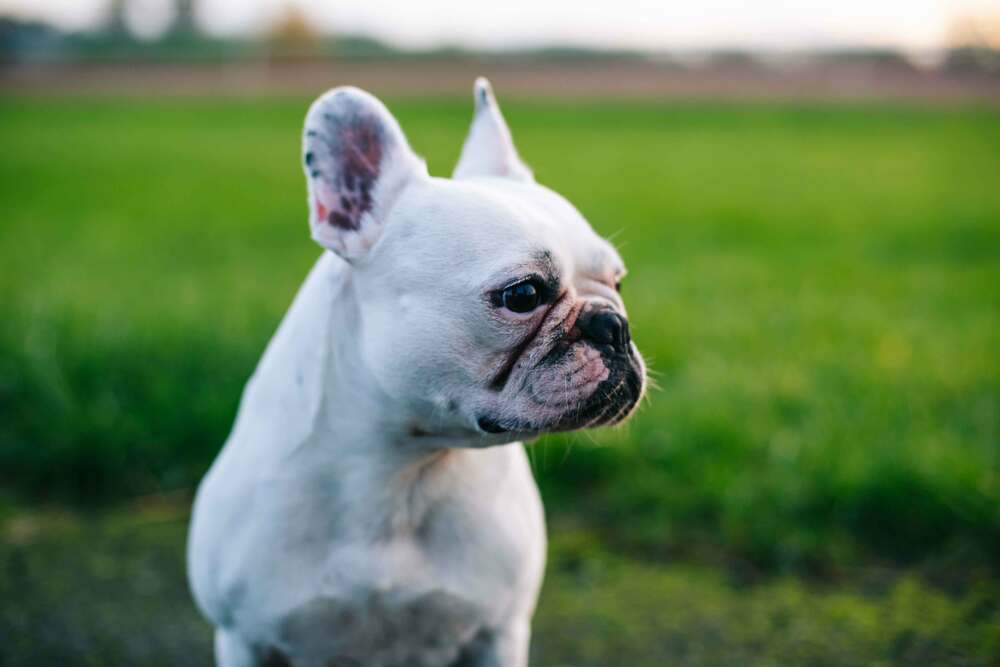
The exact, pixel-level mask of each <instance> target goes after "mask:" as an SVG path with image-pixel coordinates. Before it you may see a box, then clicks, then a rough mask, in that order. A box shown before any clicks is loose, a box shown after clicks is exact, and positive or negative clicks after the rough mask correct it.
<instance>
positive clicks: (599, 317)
mask: <svg viewBox="0 0 1000 667" xmlns="http://www.w3.org/2000/svg"><path fill="white" fill-rule="evenodd" d="M581 319H582V321H581V322H580V330H581V331H582V332H583V335H584V337H585V338H587V339H588V340H592V341H594V342H595V343H598V344H600V345H611V346H612V347H614V348H615V350H617V351H618V352H625V351H626V350H627V349H628V344H629V342H630V341H631V340H632V339H631V338H630V337H629V333H628V322H627V321H626V320H625V318H624V317H622V316H621V315H619V314H618V313H616V312H615V311H613V310H607V309H601V310H595V311H593V312H591V313H588V314H586V315H584V316H583V317H582V318H581Z"/></svg>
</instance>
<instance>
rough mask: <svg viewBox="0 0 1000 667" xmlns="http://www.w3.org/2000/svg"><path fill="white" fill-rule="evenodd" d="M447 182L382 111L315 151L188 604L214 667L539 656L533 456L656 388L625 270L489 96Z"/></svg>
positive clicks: (209, 513)
mask: <svg viewBox="0 0 1000 667" xmlns="http://www.w3.org/2000/svg"><path fill="white" fill-rule="evenodd" d="M475 101H476V111H475V117H474V120H473V123H472V129H471V131H470V133H469V136H468V139H467V140H466V142H465V147H464V149H463V151H462V157H461V159H460V161H459V163H458V166H457V167H456V168H455V173H454V178H453V179H442V178H433V177H431V176H429V175H428V173H427V169H426V167H425V165H424V163H423V161H422V160H420V159H419V158H418V157H417V156H416V155H415V154H414V153H413V152H412V151H411V149H410V147H409V145H408V144H407V141H406V138H405V137H404V136H403V133H402V131H401V130H400V128H399V125H398V124H397V123H396V121H395V119H394V118H393V117H392V115H390V113H389V112H388V111H387V110H386V108H385V107H384V106H383V105H382V104H381V103H380V102H379V101H378V100H376V99H375V98H374V97H372V96H371V95H369V94H367V93H365V92H363V91H361V90H358V89H355V88H337V89H335V90H332V91H330V92H328V93H326V94H325V95H323V96H322V97H320V98H319V99H318V100H316V102H315V103H314V104H313V105H312V107H311V108H310V109H309V113H308V115H307V117H306V122H305V137H304V140H303V150H304V156H303V159H304V163H305V172H306V180H307V183H308V188H309V210H310V225H311V228H312V236H313V238H314V239H315V240H316V241H318V242H319V244H320V245H322V246H323V247H324V248H326V249H328V250H330V251H331V252H324V253H323V255H322V256H321V257H320V259H319V261H318V262H317V263H316V265H315V267H314V268H313V270H312V272H311V273H310V274H309V277H308V279H307V280H306V282H305V285H303V287H302V289H301V290H300V292H299V294H298V296H297V297H296V299H295V302H294V303H293V304H292V307H291V309H290V310H289V312H288V314H287V315H286V316H285V319H284V321H283V322H282V324H281V326H280V328H279V329H278V332H277V334H276V335H275V336H274V339H273V340H272V341H271V343H270V345H269V346H268V348H267V351H266V353H265V354H264V357H263V359H262V360H261V362H260V365H259V366H258V367H257V370H256V371H255V373H254V375H253V377H251V378H250V381H249V382H248V384H247V387H246V390H245V391H244V394H243V399H242V402H241V404H240V409H239V414H238V416H237V418H236V424H235V426H234V428H233V432H232V434H231V435H230V437H229V440H228V442H227V443H226V445H225V447H224V448H223V450H222V452H221V454H220V455H219V457H218V459H217V460H216V461H215V464H214V465H213V466H212V469H211V470H210V471H209V473H208V475H207V476H206V477H205V479H204V481H203V482H202V484H201V487H200V489H199V491H198V497H197V500H196V502H195V506H194V516H193V519H192V523H191V532H190V540H189V549H188V565H189V574H190V580H191V587H192V589H193V591H194V596H195V599H196V601H197V603H198V606H199V607H200V608H201V610H202V612H203V613H204V614H205V616H207V617H208V618H209V619H210V620H211V622H212V623H213V624H214V625H215V627H216V634H215V650H216V659H217V662H218V664H219V665H222V666H224V667H236V666H242V665H293V666H294V667H321V666H322V667H333V666H336V667H348V666H359V667H394V666H399V667H404V666H405V667H411V666H412V667H419V666H428V667H430V666H434V667H439V666H440V667H445V666H457V665H470V666H471V665H476V666H485V665H492V666H496V667H523V666H524V665H527V661H528V638H529V633H530V627H529V626H530V619H531V615H532V612H533V610H534V606H535V600H536V597H537V594H538V589H539V586H540V584H541V579H542V572H543V569H544V561H545V527H544V517H543V512H542V506H541V502H540V500H539V496H538V491H537V488H536V486H535V483H534V480H533V479H532V475H531V470H530V468H529V466H528V463H527V460H526V457H525V453H524V449H523V447H522V446H521V445H520V444H519V443H518V442H516V441H517V440H520V439H524V438H531V437H534V436H536V435H538V434H539V433H542V432H546V431H559V430H570V429H577V428H583V427H588V426H595V425H601V424H610V423H615V422H618V421H621V420H622V419H624V418H625V417H626V416H627V415H628V414H629V413H630V412H631V411H632V410H633V408H634V407H635V405H636V403H637V402H638V400H639V398H640V396H641V394H642V391H643V385H644V379H645V369H644V366H643V363H642V360H641V358H640V357H639V353H638V351H637V350H636V349H635V346H634V345H633V344H632V342H631V340H630V338H629V331H628V325H627V322H626V320H625V311H624V307H623V305H622V301H621V299H620V298H619V294H618V291H617V289H616V288H617V286H618V282H619V280H620V279H621V277H622V275H623V274H624V272H625V269H624V266H623V264H622V261H621V259H620V258H619V257H618V254H617V253H616V252H615V250H614V249H613V248H612V247H611V245H610V244H608V243H607V242H606V241H604V240H603V239H601V238H599V237H598V236H597V235H596V234H595V233H594V232H593V230H592V229H591V228H590V226H589V225H588V224H587V222H586V221H585V220H584V219H583V217H581V215H580V214H579V213H578V212H577V211H576V209H574V208H573V206H572V205H570V204H569V203H568V202H567V201H566V200H565V199H563V198H562V197H560V196H559V195H557V194H556V193H554V192H552V191H551V190H548V189H546V188H544V187H542V186H540V185H538V184H537V183H535V181H534V179H533V176H532V173H531V171H530V170H529V169H528V168H527V167H525V165H524V164H523V163H522V162H521V161H520V159H519V158H518V155H517V152H516V150H515V149H514V145H513V143H512V142H511V137H510V131H509V130H508V129H507V126H506V124H505V123H504V120H503V117H502V116H501V114H500V110H499V108H498V107H497V104H496V101H495V100H494V98H493V94H492V91H491V90H490V87H489V84H488V83H487V82H486V81H485V80H484V79H480V80H479V81H477V82H476V88H475Z"/></svg>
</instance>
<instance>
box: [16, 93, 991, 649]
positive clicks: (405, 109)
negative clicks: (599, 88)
mask: <svg viewBox="0 0 1000 667" xmlns="http://www.w3.org/2000/svg"><path fill="white" fill-rule="evenodd" d="M498 92H499V94H500V98H501V104H502V105H503V106H504V109H505V112H506V114H507V117H508V121H509V123H510V124H511V126H512V129H513V132H514V136H515V140H516V141H517V143H518V145H519V148H520V150H521V153H522V155H523V156H524V157H525V159H526V161H527V162H528V163H529V164H530V165H531V166H532V167H533V168H534V170H535V172H536V176H537V178H538V180H539V181H540V182H542V183H544V184H546V185H549V186H550V187H553V188H554V189H556V190H558V191H559V192H561V193H563V194H564V195H566V196H567V197H568V198H569V199H570V200H571V201H573V202H574V203H575V204H576V205H577V206H578V208H579V209H580V210H581V211H582V212H583V214H584V215H585V216H586V217H587V218H588V219H589V220H590V221H591V223H592V224H593V225H594V227H595V228H596V229H597V230H598V231H600V232H601V233H602V234H605V235H608V236H609V237H612V238H613V240H614V243H615V244H616V245H617V246H618V247H619V249H620V251H621V253H622V255H623V256H624V258H625V260H626V262H627V264H628V266H629V270H630V273H629V275H628V277H627V278H626V280H625V283H624V285H623V294H624V296H625V300H626V303H627V305H628V307H629V310H630V319H631V322H632V329H633V335H634V338H635V340H636V342H637V344H638V345H639V347H640V349H642V350H643V352H644V353H645V355H646V356H647V359H648V360H649V361H650V365H651V367H652V369H653V370H654V372H655V379H656V381H657V384H658V389H656V390H653V391H651V393H650V396H649V400H648V401H647V402H646V404H645V405H644V407H643V408H642V410H641V412H640V413H639V414H638V415H637V416H636V417H635V418H634V419H633V420H632V421H631V422H630V423H629V424H628V425H626V426H625V427H622V428H618V429H612V430H604V431H597V432H593V433H586V434H574V435H567V436H559V437H549V438H544V439H542V440H541V441H539V442H537V443H535V444H533V445H531V447H530V450H529V451H530V454H531V457H532V460H533V466H534V470H535V473H536V476H537V478H538V481H539V484H540V486H541V489H542V493H543V497H544V499H545V502H546V508H547V512H548V519H549V523H550V529H551V532H552V534H553V542H554V545H553V554H552V559H551V564H550V572H549V583H548V584H547V587H546V590H545V592H544V594H543V598H542V603H541V606H540V610H539V617H538V622H537V624H536V639H535V645H536V649H537V650H536V662H537V664H546V665H555V664H572V665H602V664H605V665H606V664H631V665H647V664H648V665H658V664H664V662H665V661H666V660H667V657H669V658H671V659H673V660H675V661H677V662H678V663H679V664H707V665H711V664H760V665H770V664H782V665H793V664H803V665H806V664H809V665H818V664H831V665H834V664H838V665H839V664H876V663H878V664H955V665H974V664H990V663H991V662H992V660H994V659H996V658H997V656H1000V631H998V629H997V628H1000V587H998V585H997V574H998V571H1000V562H998V560H997V554H998V553H1000V459H998V456H1000V187H998V183H1000V111H998V110H996V109H989V108H975V107H955V106H937V107H933V106H926V107H919V106H900V105H877V104H853V105H850V104H821V103H815V104H777V103H755V104H723V103H715V104H707V103H700V104H699V103H677V102H672V103H668V102H654V101H649V102H633V103H629V104H614V103H609V102H603V103H601V102H592V103H580V102H575V103H572V104H570V103H568V102H567V103H557V102H540V101H531V100H504V97H503V91H502V90H500V91H498ZM309 101H310V100H309V99H308V98H305V97H302V98H299V97H292V96H288V97H274V96H272V97H259V98H240V99H218V98H215V99H195V98H175V99H155V98H152V97H145V98H135V97H121V98H108V97H105V98H87V97H68V96H48V97H29V96H15V95H7V96H4V97H0V147H2V149H0V202H2V205H3V209H2V210H3V215H2V218H0V266H2V269H0V485H2V486H0V522H2V525H3V527H4V530H3V531H2V535H3V539H2V540H0V557H2V559H3V560H6V561H7V564H8V567H7V568H6V569H5V570H4V572H5V573H6V574H0V593H4V592H6V595H0V599H8V600H15V599H16V600H17V602H16V603H14V604H7V605H4V604H3V603H0V621H2V622H0V636H3V635H4V634H5V633H4V631H3V628H4V626H6V627H7V628H8V630H7V633H6V634H9V635H10V636H14V634H17V636H18V637H20V638H21V639H20V640H19V641H20V642H21V643H18V642H12V643H9V644H8V645H7V647H6V648H5V649H0V658H2V657H3V653H2V651H4V650H6V651H8V652H10V653H9V655H8V658H9V662H10V663H11V664H30V661H29V660H28V658H25V657H24V656H30V655H45V656H50V657H52V659H56V658H57V657H58V656H62V658H59V659H63V658H66V656H67V655H69V653H65V654H62V653H59V651H60V650H65V651H70V648H67V647H70V646H71V644H70V643H64V645H61V644H60V641H64V642H70V641H71V639H72V638H73V637H74V636H75V635H73V632H71V631H70V629H71V628H73V627H77V629H78V630H79V632H83V633H84V639H80V640H79V641H80V642H82V644H80V645H82V646H90V647H98V648H97V649H95V651H97V652H96V653H95V654H94V655H96V656H98V657H97V658H94V659H95V660H96V662H83V661H81V663H80V664H102V662H103V663H104V664H107V663H108V661H109V660H110V661H113V662H117V663H118V664H121V663H122V661H123V660H125V658H120V656H121V655H126V654H127V655H128V656H131V657H130V658H129V659H132V660H139V659H138V658H136V657H135V656H136V655H139V654H137V653H135V651H138V650H139V649H137V648H135V647H134V646H132V647H131V648H130V647H129V645H126V644H123V643H122V642H121V641H118V642H117V643H114V642H112V643H113V644H114V647H115V648H113V649H111V648H108V649H107V651H110V652H109V653H102V652H101V651H104V650H105V649H103V648H100V647H101V646H104V644H101V642H100V641H98V640H97V639H95V638H99V637H102V636H103V635H102V634H101V633H102V632H103V631H106V629H107V628H108V627H110V626H112V625H116V624H118V623H119V622H120V620H121V619H123V618H124V617H125V616H127V617H128V619H129V622H131V623H138V624H139V625H138V626H137V627H143V626H142V622H141V621H140V620H137V619H138V618H141V617H143V616H148V618H159V617H161V616H162V617H167V616H169V617H170V618H171V619H173V622H174V625H169V624H168V625H169V627H170V628H172V629H171V630H170V632H173V633H175V634H176V636H175V635H174V634H171V635H169V636H166V635H162V636H161V635H157V636H160V641H161V643H162V647H164V648H163V650H160V651H159V652H156V654H155V656H151V657H148V658H143V659H142V660H140V663H139V664H190V662H187V663H185V662H184V659H183V657H182V656H184V655H187V656H190V655H191V653H190V651H195V650H197V651H206V650H207V643H206V642H207V635H205V634H204V633H205V632H207V630H205V629H200V630H189V629H188V628H202V626H201V625H200V624H199V623H198V621H197V620H196V618H195V617H194V616H193V614H194V612H193V608H191V605H190V603H189V602H188V601H187V598H186V591H185V590H184V583H183V569H182V566H183V563H182V558H181V553H182V552H181V549H182V542H183V521H184V513H185V511H186V506H185V503H186V502H187V498H188V494H189V493H190V491H191V489H192V488H193V486H194V485H195V484H196V483H197V480H198V479H199V477H200V475H201V474H202V473H203V472H204V470H205V469H206V468H207V466H208V465H209V463H210V462H211V460H212V459H213V457H214V455H215V453H216V452H217V450H218V448H219V446H220V445H221V443H222V442H223V440H224V439H225V436H226V434H227V431H228V429H229V427H230V425H231V422H232V418H233V415H234V412H235V408H236V404H237V401H238V399H239V393H240V390H241V388H242V385H243V383H244V382H245V381H246V379H247V377H248V376H249V374H250V372H251V371H252V369H253V366H254V364H255V363H256V361H257V359H258V357H259V355H260V353H261V351H262V349H263V347H264V345H265V344H266V342H267V340H268V338H269V336H270V335H271V333H272V332H273V330H274V328H275V327H276V325H277V323H278V321H279V320H280V318H281V316H282V314H283V312H284V309H285V308H286V307H287V306H288V304H289V303H290V301H291V298H292V296H293V294H294V292H295V290H296V288H297V286H298V285H299V283H300V282H301V281H302V279H303V277H304V276H305V273H306V271H307V270H308V268H309V267H310V265H311V263H312V262H313V261H314V260H315V258H316V257H317V256H318V254H319V250H318V247H317V246H316V245H315V244H314V243H313V242H311V241H310V240H309V238H308V232H307V226H306V220H305V215H306V209H305V194H304V184H303V180H302V174H301V171H300V167H299V132H300V128H301V121H302V118H303V116H304V113H305V109H306V107H307V105H308V103H309ZM387 102H388V104H389V106H390V108H391V109H392V110H393V111H394V113H396V115H397V117H398V118H399V120H400V122H401V124H402V126H403V128H404V130H405V131H406V132H407V135H408V137H409V139H410V142H411V144H412V145H413V147H414V148H415V149H416V150H417V152H419V153H421V154H422V155H424V156H425V157H426V158H427V161H428V165H429V167H430V170H431V173H432V174H435V175H447V174H448V173H449V172H450V170H451V167H452V166H453V164H454V162H455V160H456V159H457V156H458V152H459V149H460V147H461V142H462V139H463V137H464V133H465V131H466V129H467V127H468V122H469V119H470V114H471V108H470V107H471V103H470V102H469V101H467V100H465V99H452V98H441V99H431V100H427V99H423V100H418V99H412V98H409V99H398V100H393V99H389V100H387ZM164 498H167V499H175V500H169V502H168V501H165V500H164ZM177 498H179V500H176V499H177ZM151 504H152V505H153V506H155V507H160V506H162V505H164V504H166V505H168V506H169V507H170V509H168V510H164V511H165V512H166V515H167V516H168V517H169V520H160V519H157V518H156V517H157V516H159V515H157V514H155V512H154V513H153V515H152V516H153V519H149V520H146V519H143V517H144V516H146V514H143V511H145V510H143V511H140V510H136V509H135V508H136V507H139V508H146V507H148V506H150V505H151ZM137 517H138V518H137ZM164 521H166V523H164ZM123 525H124V526H125V527H124V528H123V527H122V526H123ZM122 531H124V533H123V532H122ZM123 534H124V535H125V537H122V535H123ZM68 553H74V554H78V556H77V559H78V560H76V561H74V563H73V565H72V567H71V566H70V565H69V564H67V561H66V560H65V559H66V558H67V554H68ZM93 559H96V560H93ZM36 563H49V564H50V566H49V567H48V568H47V569H44V571H45V572H62V574H60V575H59V576H55V577H50V576H46V575H44V574H42V572H43V570H39V569H38V567H40V566H38V565H36ZM60 563H63V564H64V565H60ZM136 563H141V567H140V565H136ZM133 565H135V567H134V568H133V567H132V566H133ZM64 570H65V571H64ZM69 570H72V573H70V572H69ZM128 572H138V573H139V574H137V575H136V576H137V577H138V579H139V580H142V581H146V582H147V584H148V587H151V588H148V587H147V588H148V590H152V591H154V593H155V591H157V590H163V591H170V593H169V595H168V596H166V597H164V596H163V595H159V596H157V595H155V594H149V595H147V596H146V597H142V596H140V597H136V595H135V594H134V593H135V591H133V590H132V589H131V588H129V587H126V589H124V590H123V589H121V588H120V587H119V588H115V587H114V586H113V584H112V583H110V582H113V581H114V580H115V576H116V574H115V573H128ZM102 573H103V574H102ZM109 573H110V574H109ZM121 576H126V574H122V575H121ZM77 578H83V579H85V580H86V581H87V582H89V583H87V584H86V585H82V584H80V583H79V581H80V580H79V579H77ZM150 581H152V582H153V583H149V582H150ZM156 582H159V583H156ZM157 587H159V588H157ZM112 588H114V591H113V592H112V593H108V591H109V590H111V589H112ZM148 590H147V593H148ZM102 591H103V592H102ZM74 595H76V596H83V597H79V598H78V599H77V601H76V602H75V603H74V604H76V605H77V606H76V607H74V606H73V605H67V604H66V600H67V599H74V598H73V596H74ZM88 595H93V596H94V598H95V599H96V598H100V599H101V600H104V601H105V602H106V604H105V605H104V607H101V608H102V609H105V611H107V613H108V614H110V616H109V617H108V618H107V619H104V617H102V616H101V615H100V613H96V612H95V614H93V615H90V614H88V613H87V612H85V611H82V610H84V609H88V608H90V607H89V606H88V604H87V603H86V600H87V599H88V598H87V597H86V596H88ZM116 596H118V597H116ZM122 596H126V597H122ZM119 598H120V599H123V600H124V599H127V603H122V604H120V605H118V606H115V605H114V600H116V599H119ZM109 600H110V602H108V601H109ZM164 600H166V602H165V601H164ZM109 605H110V606H109ZM158 605H159V606H158ZM164 605H167V606H164ZM74 609H75V610H76V611H73V610H74ZM108 609H110V611H108ZM178 609H181V610H182V611H181V612H177V610H178ZM115 610H117V611H115ZM122 610H128V611H127V613H126V612H124V611H122ZM178 614H179V616H178ZM41 617H46V618H47V619H48V621H50V622H49V623H48V624H46V623H42V624H35V623H34V622H33V619H37V618H41ZM178 618H180V619H181V620H177V619H178ZM81 619H83V620H81ZM102 619H104V620H102ZM112 619H118V620H112ZM748 619H753V621H752V622H751V621H749V620H748ZM105 621H106V622H105ZM81 623H82V625H81ZM178 623H183V624H186V625H183V629H177V628H178V627H179V626H177V625H176V624H178ZM88 624H91V625H93V628H94V629H93V630H92V631H88V632H89V634H87V633H86V632H84V630H80V628H81V627H83V626H87V627H90V626H88ZM125 627H129V626H128V623H125ZM157 627H158V628H161V629H162V628H163V627H164V626H163V624H158V625H157ZM14 628H20V630H17V632H16V633H15V630H14ZM101 628H104V630H102V629H101ZM567 628H578V629H579V630H577V631H574V632H573V633H569V634H567ZM119 632H121V630H119ZM24 633H27V634H24ZM199 633H200V634H199ZM43 634H44V636H43ZM112 636H117V635H115V633H112ZM25 637H26V639H25ZM150 637H152V635H150ZM46 638H47V639H46ZM88 638H89V639H88ZM171 638H174V639H176V643H175V642H174V641H173V639H171ZM109 641H111V640H109ZM115 641H117V640H115ZM149 641H150V642H152V643H150V644H148V646H159V644H156V643H155V642H153V641H152V639H149ZM46 642H48V643H46ZM87 642H90V643H89V644H88V643H87ZM0 643H4V642H0ZM29 644H30V645H29ZM42 644H45V645H47V646H49V647H50V648H51V650H50V651H49V652H48V653H44V652H42V653H32V652H33V651H38V650H39V648H38V647H39V646H41V645H42ZM60 646H62V649H60V648H59V647H60ZM72 646H76V645H75V644H73V645H72ZM18 647H21V648H18ZM52 647H54V648H52ZM171 647H172V648H171ZM192 647H194V648H192ZM46 650H48V649H46ZM173 650H176V651H177V655H178V656H181V657H178V661H177V662H173V663H172V662H170V656H171V655H172V653H171V651H173ZM115 651H119V652H120V651H125V652H126V653H116V652H115ZM128 651H132V653H128ZM72 653H73V654H74V655H79V654H81V653H82V651H76V650H75V649H74V650H73V651H72ZM140 654H141V651H140ZM143 655H144V654H143ZM101 656H104V657H103V658H102V657H101ZM107 656H119V658H120V659H119V658H109V657H107ZM609 656H618V657H617V658H614V659H612V658H611V657H609ZM623 656H625V657H623ZM626 657H627V659H626ZM19 659H20V660H24V662H23V663H22V662H17V660H19ZM199 660H200V659H199ZM619 660H624V662H620V661H619ZM125 661H126V662H127V660H125ZM539 661H540V662H539ZM0 663H4V664H7V662H5V661H4V660H2V659H0ZM64 664H69V663H64ZM994 664H995V663H994Z"/></svg>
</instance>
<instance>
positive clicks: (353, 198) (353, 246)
mask: <svg viewBox="0 0 1000 667" xmlns="http://www.w3.org/2000/svg"><path fill="white" fill-rule="evenodd" d="M302 153H303V156H302V160H303V167H304V169H305V173H306V184H307V186H308V188H309V227H310V229H311V231H312V237H313V238H314V239H315V240H316V241H317V242H318V243H319V244H320V245H321V246H323V247H325V248H329V249H330V250H332V251H334V252H335V253H337V254H338V255H340V256H341V257H343V258H344V259H347V260H351V259H355V258H357V257H360V256H361V255H363V254H364V253H365V252H367V251H368V249H369V248H371V247H372V246H373V245H374V244H375V242H376V241H377V240H378V238H379V235H380V234H381V232H382V227H383V226H384V224H385V220H386V217H387V216H388V214H389V211H390V210H391V209H392V205H393V204H394V203H395V201H396V199H397V198H398V196H399V194H400V192H402V191H403V189H404V188H405V187H406V186H407V185H409V184H410V183H411V182H413V181H414V180H418V179H421V178H427V167H426V166H425V165H424V163H423V161H422V160H421V159H420V158H418V157H417V156H416V155H415V154H414V153H413V151H412V150H411V149H410V146H409V144H408V143H407V142H406V137H405V136H404V135H403V131H402V130H401V129H400V128H399V124H398V123H397V122H396V119H395V118H393V117H392V114H390V113H389V110H388V109H386V108H385V106H384V105H383V104H382V103H381V102H379V101H378V100H377V99H375V98H374V97H373V96H371V95H369V94H368V93H366V92H364V91H363V90H359V89H357V88H334V89H333V90H331V91H329V92H327V93H326V94H324V95H323V96H322V97H320V98H319V99H317V100H316V101H315V102H313V104H312V106H311V107H310V108H309V113H308V114H306V122H305V130H304V135H303V138H302Z"/></svg>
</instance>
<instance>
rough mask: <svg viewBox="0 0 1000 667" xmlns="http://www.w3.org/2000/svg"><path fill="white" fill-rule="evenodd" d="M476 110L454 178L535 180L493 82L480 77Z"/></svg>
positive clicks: (477, 81)
mask: <svg viewBox="0 0 1000 667" xmlns="http://www.w3.org/2000/svg"><path fill="white" fill-rule="evenodd" d="M473 95H474V97H475V101H476V111H475V115H474V116H473V118H472V127H471V128H470V129H469V136H468V137H467V138H466V139H465V146H463V147H462V157H460V158H459V160H458V165H456V167H455V172H454V173H453V174H452V176H453V177H454V178H468V177H472V176H500V177H506V178H513V179H516V180H520V181H531V180H533V179H534V176H533V175H532V173H531V170H530V169H528V167H526V166H525V164H524V163H523V162H521V158H520V157H518V155H517V149H516V148H514V141H513V140H512V139H511V137H510V130H509V129H508V128H507V123H506V122H505V121H504V119H503V114H501V113H500V106H499V105H498V104H497V101H496V98H495V97H494V96H493V90H492V89H491V88H490V82H489V81H487V80H486V79H484V78H483V77H479V78H478V79H476V85H475V89H474V92H473Z"/></svg>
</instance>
